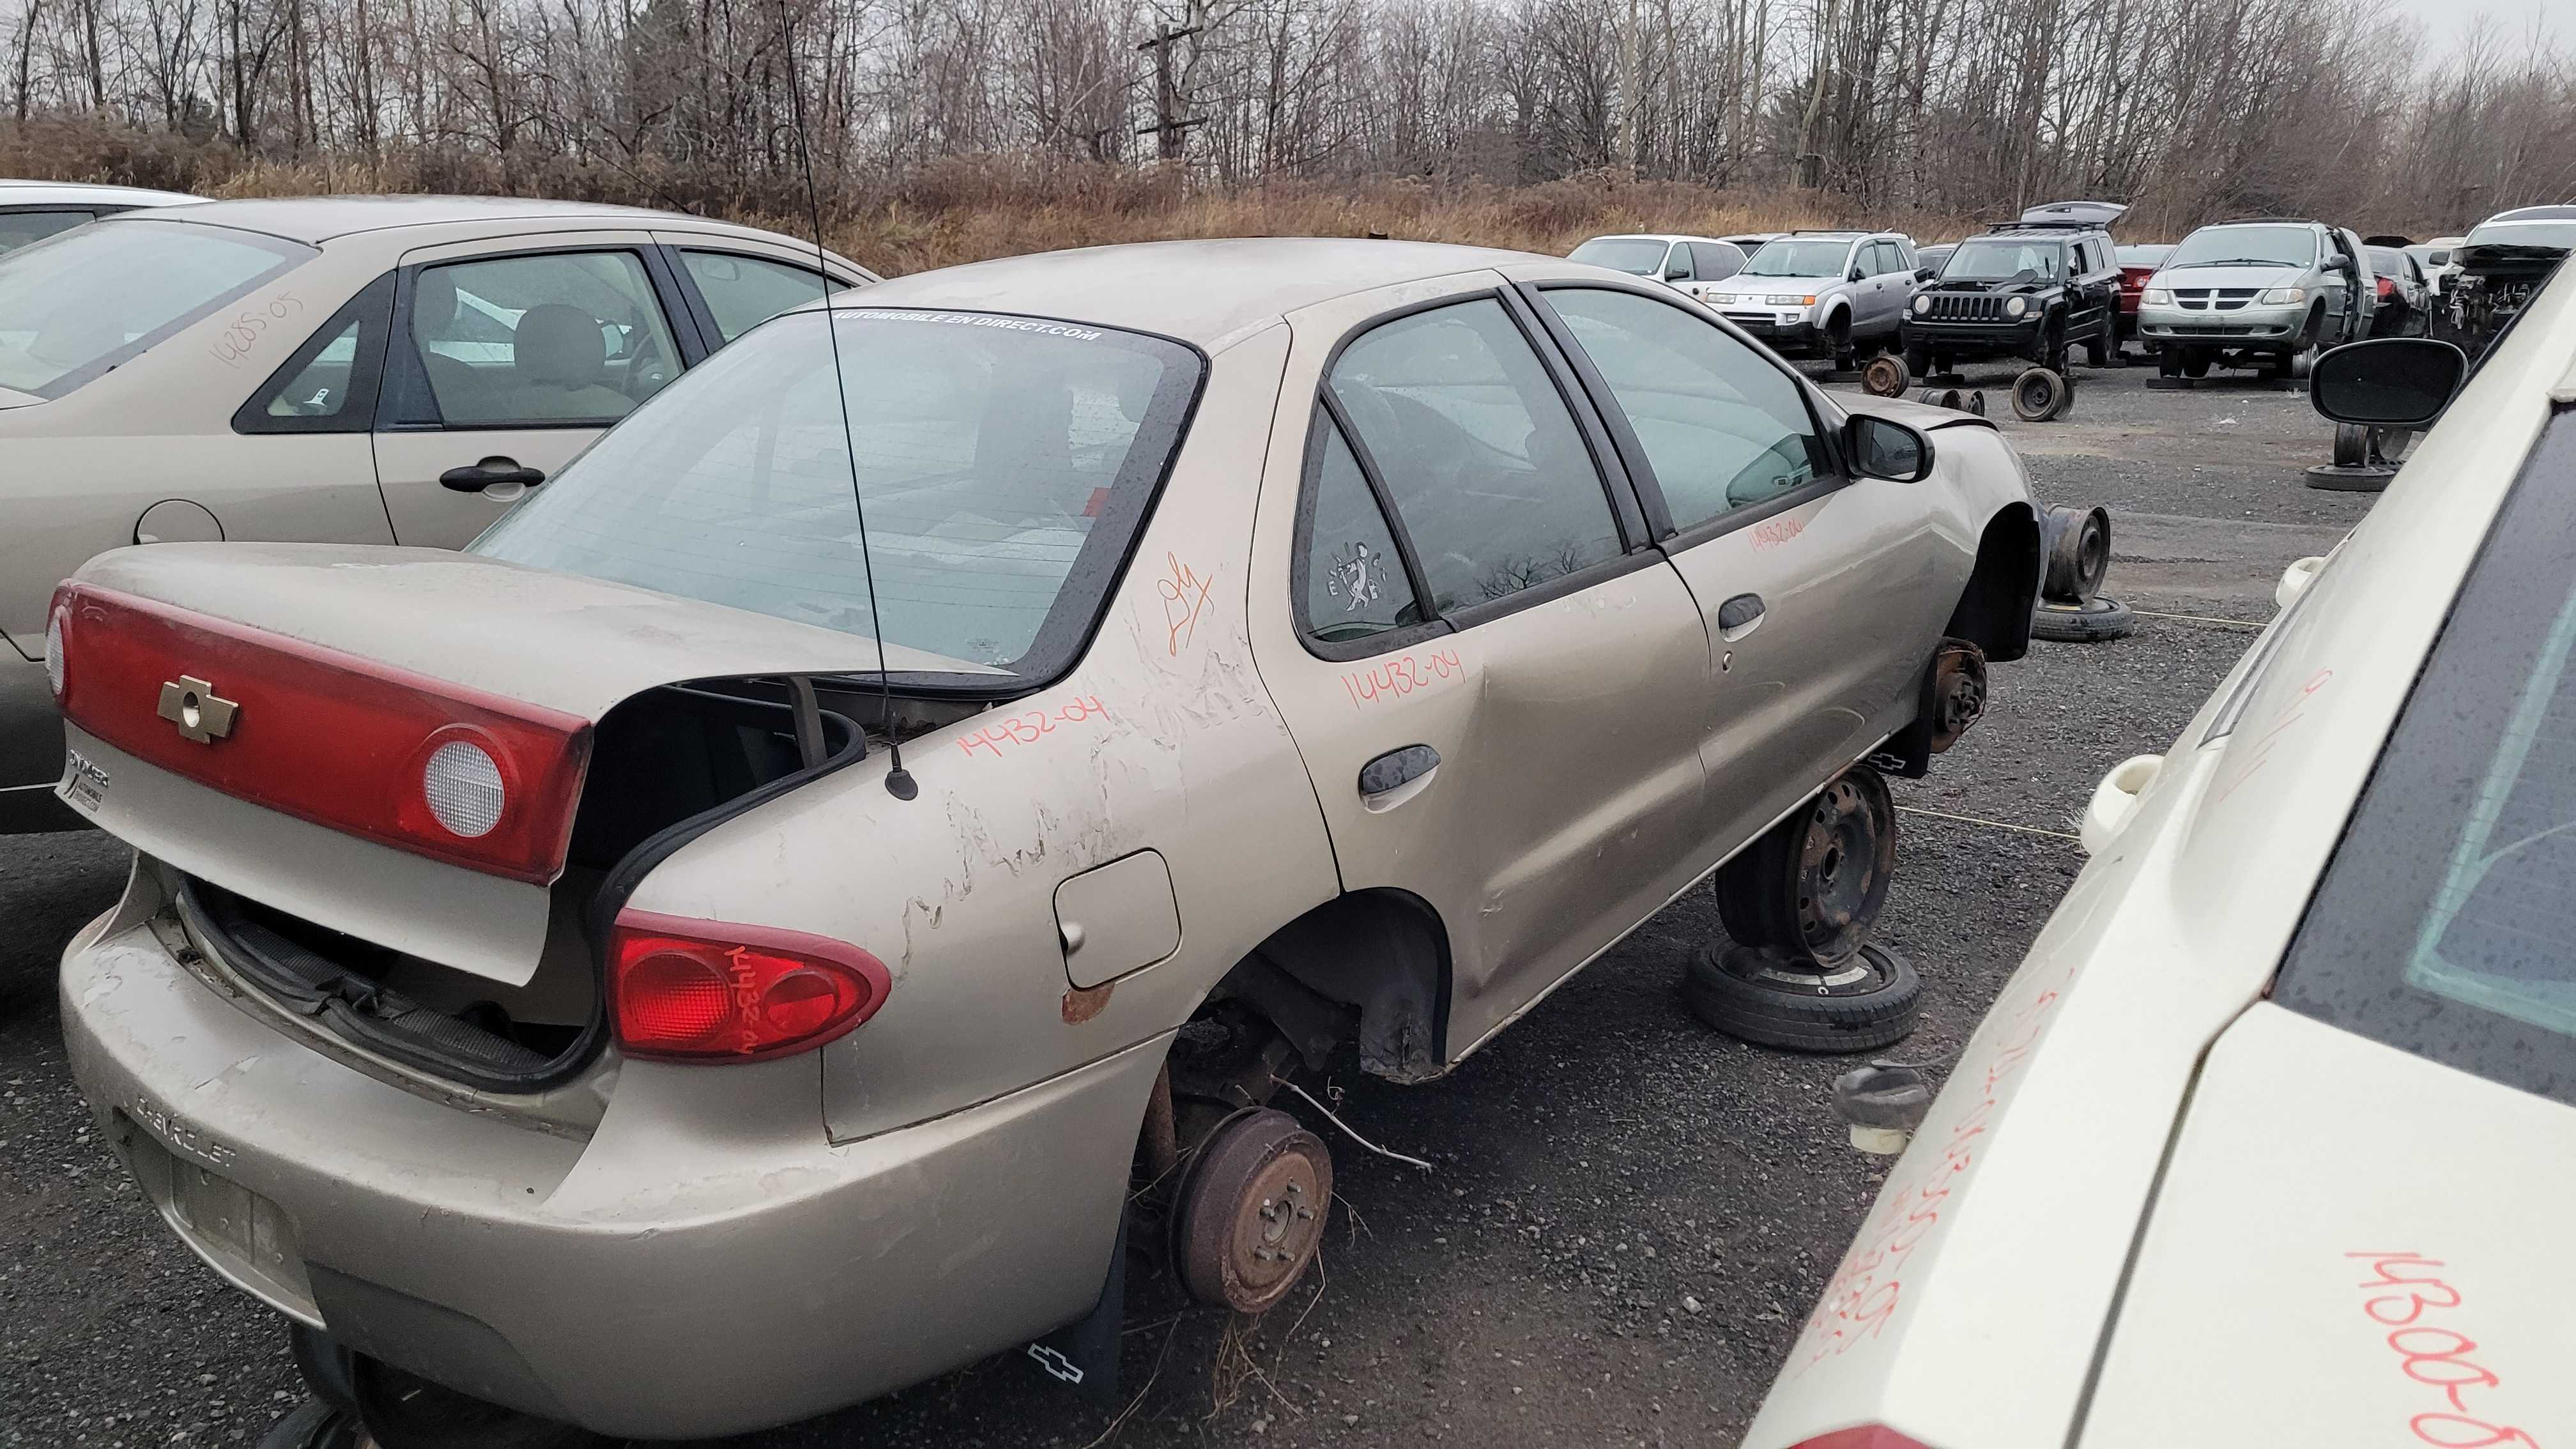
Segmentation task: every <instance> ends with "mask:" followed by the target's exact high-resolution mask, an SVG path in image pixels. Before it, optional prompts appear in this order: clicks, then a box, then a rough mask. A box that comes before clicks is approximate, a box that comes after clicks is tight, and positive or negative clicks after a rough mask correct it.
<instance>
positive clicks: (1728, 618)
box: [1717, 594, 1763, 642]
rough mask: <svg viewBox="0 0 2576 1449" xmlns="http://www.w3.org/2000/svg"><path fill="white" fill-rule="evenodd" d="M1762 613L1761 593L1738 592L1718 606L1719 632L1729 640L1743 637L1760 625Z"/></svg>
mask: <svg viewBox="0 0 2576 1449" xmlns="http://www.w3.org/2000/svg"><path fill="white" fill-rule="evenodd" d="M1762 614H1763V603H1762V596H1761V595H1760V594H1738V595H1736V596H1735V597H1734V598H1731V599H1729V600H1727V601H1726V602H1725V603H1723V604H1720V605H1718V606H1717V632H1718V634H1719V635H1720V636H1721V637H1723V638H1725V639H1726V640H1728V641H1729V642H1732V641H1734V640H1737V639H1741V638H1743V637H1744V636H1745V635H1747V634H1750V633H1752V632H1753V631H1754V630H1755V629H1756V628H1758V627H1760V625H1761V623H1762Z"/></svg>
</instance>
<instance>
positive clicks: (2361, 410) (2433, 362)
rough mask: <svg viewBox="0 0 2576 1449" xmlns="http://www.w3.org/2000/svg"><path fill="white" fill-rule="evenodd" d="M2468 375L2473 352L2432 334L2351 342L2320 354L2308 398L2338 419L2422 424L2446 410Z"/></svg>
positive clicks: (2369, 423)
mask: <svg viewBox="0 0 2576 1449" xmlns="http://www.w3.org/2000/svg"><path fill="white" fill-rule="evenodd" d="M2468 375H2469V355H2468V354H2467V353H2465V352H2462V351H2461V350H2460V349H2459V348H2457V347H2454V346H2452V345H2451V344H2450V343H2448V342H2437V341H2435V340H2433V339H2432V338H2430V337H2381V338H2377V339H2374V340H2372V341H2369V342H2352V343H2347V344H2345V345H2344V346H2341V347H2338V348H2335V349H2334V350H2332V351H2330V352H2328V353H2326V354H2325V355H2324V356H2322V357H2319V358H2318V359H2317V361H2316V365H2315V367H2314V368H2313V369H2312V370H2311V371H2310V372H2309V373H2308V402H2309V404H2310V405H2311V406H2313V407H2314V408H2315V409H2316V410H2317V411H2318V412H2320V413H2322V414H2324V415H2325V416H2327V417H2329V418H2332V419H2334V420H2335V421H2336V422H2339V423H2358V424H2360V425H2361V426H2364V427H2372V428H2420V427H2423V426H2425V425H2426V424H2428V423H2430V422H2432V421H2433V420H2434V419H2435V418H2438V417H2440V416H2441V415H2442V410H2443V409H2444V408H2446V407H2449V406H2450V405H2451V398H2452V396H2453V395H2455V394H2456V393H2458V392H2459V390H2460V384H2461V383H2462V382H2463V381H2466V380H2467V378H2468Z"/></svg>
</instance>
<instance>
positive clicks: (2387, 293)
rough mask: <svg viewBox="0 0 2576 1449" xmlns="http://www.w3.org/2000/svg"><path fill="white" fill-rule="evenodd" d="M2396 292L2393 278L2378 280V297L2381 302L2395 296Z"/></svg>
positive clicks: (2395, 281) (2395, 280)
mask: <svg viewBox="0 0 2576 1449" xmlns="http://www.w3.org/2000/svg"><path fill="white" fill-rule="evenodd" d="M2396 292H2397V279H2396V278H2395V277H2382V278H2380V279H2379V295H2380V297H2381V298H2382V299H2383V300H2385V299H2386V298H2388V297H2391V296H2394V295H2396Z"/></svg>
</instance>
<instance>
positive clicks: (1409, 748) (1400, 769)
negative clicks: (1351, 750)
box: [1360, 745, 1440, 799]
mask: <svg viewBox="0 0 2576 1449" xmlns="http://www.w3.org/2000/svg"><path fill="white" fill-rule="evenodd" d="M1438 768H1440V752H1439V751H1438V750H1435V749H1433V748H1431V747H1430V746H1429V745H1406V746H1404V747H1403V748H1402V749H1394V750H1389V751H1387V752H1386V753H1385V754H1383V755H1380V756H1378V757H1377V758H1376V759H1374V760H1371V761H1369V762H1368V763H1367V764H1365V765H1362V766H1360V796H1361V798H1363V799H1375V798H1377V797H1378V796H1380V795H1384V794H1387V793H1389V792H1391V791H1394V790H1399V789H1402V788H1403V787H1404V786H1407V785H1410V784H1412V783H1413V782H1414V781H1416V780H1419V779H1421V778H1422V777H1423V776H1425V775H1428V774H1430V773H1431V772H1432V771H1434V770H1436V769H1438Z"/></svg>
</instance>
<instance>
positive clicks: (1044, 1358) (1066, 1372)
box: [1029, 1343, 1082, 1384]
mask: <svg viewBox="0 0 2576 1449" xmlns="http://www.w3.org/2000/svg"><path fill="white" fill-rule="evenodd" d="M1029 1357H1030V1358H1033V1359H1035V1360H1037V1365H1038V1367H1039V1368H1042V1369H1045V1370H1046V1371H1047V1372H1048V1373H1050V1374H1053V1375H1055V1376H1056V1377H1057V1378H1060V1379H1062V1380H1064V1381H1065V1382H1066V1383H1069V1384H1078V1383H1081V1382H1082V1365H1080V1364H1077V1363H1075V1362H1074V1361H1073V1360H1072V1359H1069V1358H1066V1357H1065V1356H1064V1355H1063V1354H1061V1353H1058V1352H1056V1351H1055V1350H1054V1349H1052V1348H1049V1347H1048V1346H1046V1345H1045V1344H1043V1343H1033V1344H1030V1345H1029Z"/></svg>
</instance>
